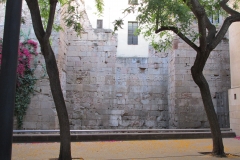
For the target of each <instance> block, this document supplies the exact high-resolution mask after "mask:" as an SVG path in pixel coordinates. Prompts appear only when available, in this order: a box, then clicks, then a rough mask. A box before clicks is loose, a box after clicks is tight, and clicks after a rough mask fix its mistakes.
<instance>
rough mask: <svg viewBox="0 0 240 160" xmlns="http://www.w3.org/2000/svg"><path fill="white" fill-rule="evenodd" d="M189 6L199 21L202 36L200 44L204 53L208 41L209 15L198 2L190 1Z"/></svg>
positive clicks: (195, 0) (196, 0)
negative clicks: (207, 19)
mask: <svg viewBox="0 0 240 160" xmlns="http://www.w3.org/2000/svg"><path fill="white" fill-rule="evenodd" d="M188 6H189V7H190V9H191V10H192V12H193V13H194V15H195V16H196V18H197V20H198V31H199V34H200V37H199V42H200V49H201V50H202V51H203V52H204V51H205V50H206V48H207V41H206V34H207V33H206V20H205V17H207V14H206V12H205V10H204V7H203V6H202V5H201V4H200V3H199V1H198V0H190V1H189V4H188Z"/></svg>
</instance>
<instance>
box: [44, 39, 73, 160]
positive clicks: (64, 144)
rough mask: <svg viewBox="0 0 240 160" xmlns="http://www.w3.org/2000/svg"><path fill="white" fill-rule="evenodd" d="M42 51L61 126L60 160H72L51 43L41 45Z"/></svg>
mask: <svg viewBox="0 0 240 160" xmlns="http://www.w3.org/2000/svg"><path fill="white" fill-rule="evenodd" d="M41 50H42V53H43V56H44V59H45V63H46V69H47V73H48V76H49V81H50V88H51V91H52V95H53V100H54V103H55V106H56V110H57V115H58V120H59V125H60V142H61V143H60V153H59V160H71V159H72V158H71V140H70V126H69V119H68V114H67V109H66V105H65V101H64V98H63V93H62V90H61V85H60V80H59V72H58V67H57V62H56V59H55V55H54V53H53V51H52V48H51V46H50V44H49V42H48V43H44V44H41Z"/></svg>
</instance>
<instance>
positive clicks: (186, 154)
mask: <svg viewBox="0 0 240 160" xmlns="http://www.w3.org/2000/svg"><path fill="white" fill-rule="evenodd" d="M71 146H72V158H73V159H74V160H79V159H80V160H82V159H84V160H147V159H149V160H158V159H173V160H179V159H180V160H196V159H199V160H201V159H209V160H210V159H218V158H215V157H211V156H209V155H204V154H201V153H200V152H210V151H211V150H212V140H211V139H190V140H187V139H186V140H152V141H149V140H148V141H103V142H73V143H72V145H71ZM224 146H225V152H226V153H230V155H229V156H228V157H227V158H223V159H240V140H239V139H237V138H225V139H224ZM58 153H59V143H14V144H13V149H12V159H13V160H53V159H55V158H57V157H58ZM233 155H235V156H233Z"/></svg>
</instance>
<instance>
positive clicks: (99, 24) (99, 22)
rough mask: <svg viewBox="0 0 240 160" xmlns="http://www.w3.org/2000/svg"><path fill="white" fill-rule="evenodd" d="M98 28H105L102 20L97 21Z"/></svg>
mask: <svg viewBox="0 0 240 160" xmlns="http://www.w3.org/2000/svg"><path fill="white" fill-rule="evenodd" d="M97 28H98V29H101V28H103V20H102V19H98V20H97Z"/></svg>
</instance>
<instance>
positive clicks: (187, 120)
mask: <svg viewBox="0 0 240 160" xmlns="http://www.w3.org/2000/svg"><path fill="white" fill-rule="evenodd" d="M228 47H229V46H228V41H227V40H223V41H222V42H221V43H220V44H219V45H218V46H217V48H216V49H215V50H214V51H212V52H211V54H210V56H209V59H208V61H207V63H206V66H205V68H204V71H203V74H204V76H205V77H206V79H207V81H208V83H209V87H210V91H211V95H212V98H213V104H214V106H215V110H216V104H217V101H216V92H226V91H227V90H228V88H229V87H230V75H229V74H230V71H229V68H230V66H229V50H228ZM195 56H196V52H195V51H194V50H193V49H191V48H190V47H189V46H188V45H187V44H186V43H184V42H183V41H182V40H180V39H175V40H174V50H173V53H172V55H171V56H170V57H171V58H170V63H169V64H170V66H169V70H170V72H169V83H168V84H169V114H170V119H169V123H170V124H169V126H170V128H205V127H209V124H208V120H207V117H206V113H205V110H204V107H203V103H202V98H201V94H200V90H199V88H198V87H197V85H196V84H195V83H194V81H193V79H192V76H191V67H192V65H193V63H194V60H195Z"/></svg>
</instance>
